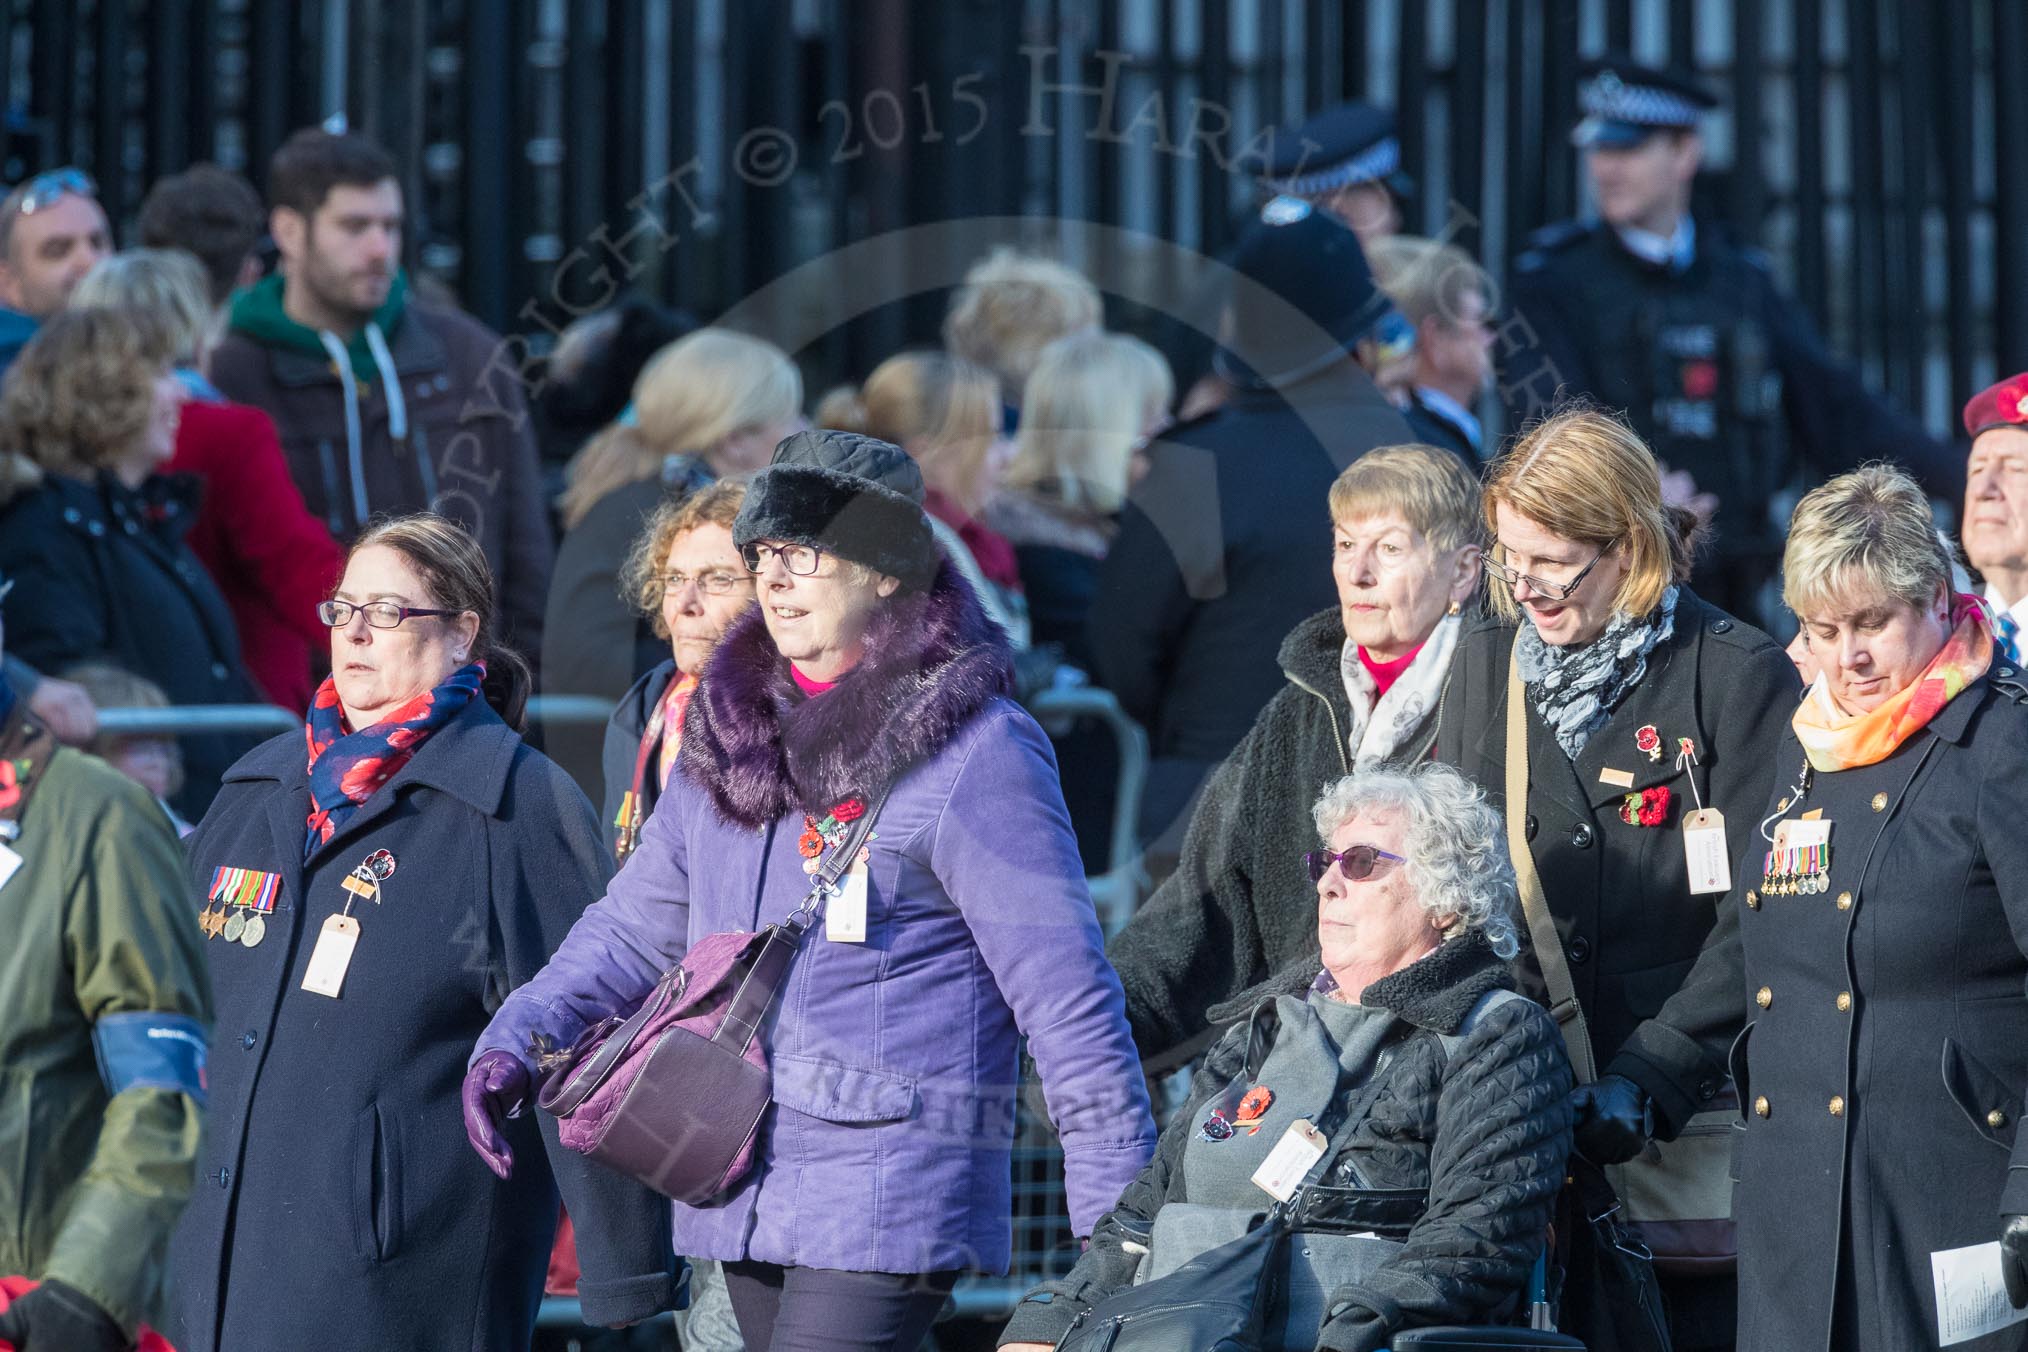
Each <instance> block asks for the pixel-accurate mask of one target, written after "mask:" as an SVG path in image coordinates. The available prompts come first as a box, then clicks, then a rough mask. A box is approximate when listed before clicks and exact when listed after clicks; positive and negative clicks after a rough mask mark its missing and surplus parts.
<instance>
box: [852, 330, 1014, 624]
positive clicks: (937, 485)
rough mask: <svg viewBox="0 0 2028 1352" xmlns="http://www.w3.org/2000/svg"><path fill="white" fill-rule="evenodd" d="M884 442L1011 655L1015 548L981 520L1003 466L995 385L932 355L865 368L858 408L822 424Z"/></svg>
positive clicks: (977, 370) (905, 356)
mask: <svg viewBox="0 0 2028 1352" xmlns="http://www.w3.org/2000/svg"><path fill="white" fill-rule="evenodd" d="M825 425H826V426H829V427H835V428H837V429H838V430H840V431H847V432H863V433H865V434H866V435H867V436H872V437H879V438H880V439H881V440H882V441H891V442H893V443H894V444H895V445H897V446H899V447H901V448H902V449H903V450H905V451H907V452H908V453H909V456H910V458H911V459H913V460H914V461H915V463H916V465H917V467H918V468H920V469H921V470H922V478H923V485H924V493H923V509H924V510H925V511H927V512H928V513H929V515H930V524H931V527H932V528H933V529H934V530H935V531H936V535H937V540H938V541H939V543H941V544H942V545H943V547H944V552H945V553H946V554H948V555H950V557H951V561H952V562H954V563H956V564H957V565H958V569H959V571H961V572H962V573H964V574H965V580H966V581H967V582H969V583H971V584H972V588H973V590H975V591H977V592H978V593H979V599H980V600H982V601H983V602H985V605H986V613H987V614H988V615H990V616H991V617H992V619H993V621H994V623H996V624H998V625H999V626H1000V627H1001V628H1002V629H1005V630H1006V631H1007V636H1008V637H1009V638H1010V639H1012V640H1013V641H1014V646H1015V647H1016V648H1026V647H1027V646H1028V605H1027V602H1026V601H1025V600H1024V599H1023V597H1022V595H1021V572H1020V569H1019V568H1018V567H1017V566H1016V564H1015V561H1014V548H1013V546H1012V545H1010V544H1008V543H1007V541H1006V540H1005V539H1003V538H1002V537H1001V536H1000V534H999V533H998V532H997V531H995V530H993V529H992V528H991V527H989V526H987V525H986V524H985V522H984V521H983V520H982V518H983V517H984V516H985V513H986V507H987V504H988V503H989V502H991V501H992V500H993V498H994V497H995V496H996V494H997V493H998V490H999V482H1000V474H1001V470H1002V469H1003V467H1004V466H1005V463H1006V441H1005V440H1004V438H1002V437H1001V435H1000V382H999V381H998V380H996V379H994V377H993V375H992V374H991V373H990V372H988V371H987V370H986V369H985V368H984V367H982V366H977V365H974V364H973V363H971V362H969V361H966V360H965V359H963V358H962V357H953V356H951V355H950V354H949V353H945V352H936V351H923V352H904V353H901V354H900V355H899V356H894V357H889V358H888V359H887V360H886V361H884V362H882V363H880V365H878V366H876V367H874V368H873V374H872V375H869V376H868V377H866V383H865V384H864V385H862V386H860V388H859V391H858V395H857V398H856V399H855V400H853V401H852V403H851V404H850V405H849V406H848V407H847V408H845V409H844V411H843V413H842V415H839V416H834V417H833V418H832V419H831V420H830V421H829V422H827V423H826V424H825Z"/></svg>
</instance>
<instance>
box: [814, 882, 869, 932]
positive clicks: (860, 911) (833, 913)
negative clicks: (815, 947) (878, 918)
mask: <svg viewBox="0 0 2028 1352" xmlns="http://www.w3.org/2000/svg"><path fill="white" fill-rule="evenodd" d="M824 937H825V938H826V939H829V940H830V941H831V942H832V943H834V944H863V943H865V942H866V865H864V864H857V863H855V864H854V865H852V867H851V868H849V869H846V870H845V876H844V877H842V878H840V879H839V880H838V890H837V891H836V892H834V893H832V894H831V900H829V901H828V902H826V903H824Z"/></svg>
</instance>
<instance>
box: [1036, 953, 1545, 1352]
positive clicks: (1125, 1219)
mask: <svg viewBox="0 0 2028 1352" xmlns="http://www.w3.org/2000/svg"><path fill="white" fill-rule="evenodd" d="M1317 967H1318V964H1317V960H1316V959H1315V958H1314V957H1312V958H1310V959H1308V960H1305V961H1299V962H1297V963H1294V964H1291V965H1290V966H1289V967H1287V968H1285V969H1284V970H1283V971H1282V972H1281V973H1280V974H1279V975H1277V976H1276V977H1274V978H1273V979H1271V980H1270V981H1268V982H1266V983H1264V984H1262V985H1261V986H1258V987H1256V988H1255V989H1254V990H1252V991H1249V992H1247V993H1246V994H1244V995H1242V996H1240V997H1239V998H1238V999H1237V1000H1234V1001H1233V1002H1232V1003H1231V1004H1230V1005H1228V1006H1225V1007H1224V1008H1222V1009H1219V1010H1214V1011H1213V1017H1214V1018H1215V1019H1219V1020H1221V1021H1222V1020H1224V1019H1226V1018H1234V1017H1240V1016H1242V1015H1244V1014H1245V1013H1247V1012H1248V1011H1249V1010H1254V1009H1255V1008H1256V1007H1258V1006H1265V1008H1264V1009H1263V1010H1261V1012H1259V1013H1258V1014H1257V1016H1256V1017H1257V1018H1258V1019H1259V1020H1261V1021H1263V1022H1266V1023H1270V1024H1271V1023H1272V1022H1273V1020H1274V1013H1273V1010H1274V997H1275V996H1277V995H1282V994H1297V993H1300V992H1302V991H1303V990H1305V989H1306V988H1307V987H1308V985H1309V983H1310V980H1311V978H1313V977H1314V976H1315V975H1316V972H1317ZM1508 985H1510V982H1509V980H1508V977H1507V975H1506V965H1505V964H1504V963H1502V962H1501V961H1500V960H1499V959H1498V958H1496V957H1494V956H1493V953H1492V950H1491V949H1490V948H1489V947H1488V945H1487V944H1486V942H1485V940H1484V939H1482V938H1480V937H1479V936H1478V935H1476V934H1473V935H1470V936H1467V937H1466V938H1463V939H1459V940H1455V941H1453V942H1450V943H1447V944H1445V945H1444V946H1443V947H1442V948H1440V949H1438V950H1437V951H1436V952H1435V953H1432V954H1430V955H1429V956H1428V957H1426V958H1423V959H1422V960H1421V961H1419V962H1416V963H1413V964H1411V965H1410V966H1408V967H1406V968H1404V969H1402V970H1401V971H1399V972H1396V973H1394V974H1393V975H1391V976H1387V977H1383V978H1382V979H1381V980H1379V981H1377V982H1375V983H1374V984H1373V985H1371V986H1369V987H1367V988H1366V990H1365V992H1364V993H1363V996H1362V1003H1365V1004H1368V1005H1380V1006H1383V1007H1385V1008H1387V1009H1389V1010H1392V1011H1393V1012H1394V1014H1395V1015H1396V1016H1397V1019H1398V1025H1397V1027H1396V1029H1395V1031H1394V1033H1393V1034H1392V1035H1391V1036H1392V1037H1393V1038H1394V1041H1393V1042H1392V1043H1391V1044H1390V1047H1389V1048H1388V1050H1387V1051H1386V1052H1384V1053H1383V1059H1382V1061H1381V1063H1380V1066H1379V1068H1378V1070H1377V1071H1376V1072H1375V1073H1376V1074H1377V1075H1379V1076H1381V1077H1382V1078H1383V1079H1384V1080H1385V1082H1386V1086H1385V1088H1383V1089H1382V1090H1381V1091H1380V1093H1379V1095H1378V1096H1377V1097H1376V1098H1374V1099H1373V1101H1372V1105H1371V1107H1370V1108H1369V1109H1368V1110H1367V1113H1366V1115H1365V1117H1364V1119H1363V1120H1361V1121H1360V1122H1358V1123H1357V1124H1348V1126H1347V1128H1346V1129H1345V1134H1342V1135H1341V1136H1340V1138H1339V1139H1340V1145H1339V1148H1338V1153H1337V1156H1336V1158H1335V1160H1334V1162H1333V1164H1332V1166H1331V1168H1330V1170H1329V1171H1328V1172H1327V1174H1326V1177H1325V1180H1324V1181H1325V1182H1326V1183H1327V1184H1332V1185H1337V1186H1349V1187H1365V1188H1369V1189H1390V1190H1391V1189H1419V1190H1422V1191H1424V1192H1425V1193H1426V1194H1427V1197H1428V1205H1427V1209H1426V1210H1425V1211H1424V1213H1423V1215H1422V1217H1421V1218H1420V1219H1419V1220H1417V1221H1415V1223H1414V1224H1413V1226H1412V1227H1411V1228H1410V1229H1409V1230H1408V1233H1407V1235H1406V1237H1405V1239H1404V1240H1403V1243H1402V1247H1401V1251H1400V1253H1398V1254H1396V1255H1395V1256H1394V1257H1393V1258H1391V1259H1390V1260H1389V1261H1388V1262H1387V1263H1386V1264H1385V1265H1383V1266H1382V1267H1381V1268H1380V1269H1379V1270H1378V1271H1376V1272H1374V1273H1373V1274H1372V1275H1371V1276H1370V1277H1369V1278H1368V1279H1367V1280H1366V1281H1365V1282H1363V1283H1360V1284H1359V1285H1356V1286H1348V1287H1345V1288H1343V1289H1341V1290H1340V1291H1338V1292H1337V1293H1336V1295H1335V1296H1334V1297H1333V1299H1332V1302H1331V1308H1330V1314H1329V1316H1328V1318H1327V1319H1326V1321H1325V1324H1324V1327H1323V1328H1322V1329H1321V1330H1320V1331H1319V1336H1318V1343H1317V1346H1318V1347H1319V1348H1320V1349H1331V1352H1373V1350H1374V1349H1381V1348H1385V1347H1386V1346H1387V1345H1388V1343H1389V1342H1390V1341H1392V1339H1393V1336H1394V1334H1395V1333H1397V1332H1399V1331H1400V1330H1402V1329H1404V1328H1413V1327H1416V1326H1418V1325H1428V1324H1471V1323H1484V1322H1490V1321H1491V1320H1492V1319H1493V1318H1494V1317H1495V1316H1496V1315H1497V1314H1498V1313H1500V1312H1501V1311H1503V1310H1505V1309H1507V1308H1509V1307H1510V1306H1511V1305H1512V1303H1513V1301H1514V1298H1515V1296H1516V1294H1517V1293H1518V1292H1519V1291H1520V1290H1521V1288H1522V1286H1523V1285H1524V1284H1525V1282H1526V1281H1527V1277H1528V1269H1529V1267H1530V1266H1531V1265H1532V1264H1533V1263H1534V1261H1535V1255H1536V1254H1537V1253H1538V1252H1539V1251H1540V1250H1541V1248H1542V1243H1543V1238H1544V1233H1545V1231H1546V1230H1547V1228H1548V1225H1549V1216H1550V1209H1551V1207H1552V1205H1553V1204H1554V1202H1555V1199H1556V1194H1557V1190H1558V1189H1559V1187H1560V1186H1561V1185H1562V1182H1563V1170H1564V1164H1565V1159H1566V1156H1568V1154H1569V1153H1570V1127H1571V1119H1570V1108H1569V1104H1568V1099H1569V1095H1570V1090H1571V1084H1572V1080H1571V1073H1570V1063H1569V1061H1568V1059H1567V1058H1566V1057H1565V1055H1564V1050H1563V1039H1562V1037H1561V1035H1560V1034H1559V1033H1558V1032H1557V1028H1556V1024H1555V1022H1554V1021H1553V1020H1552V1019H1551V1018H1550V1017H1549V1015H1548V1014H1547V1013H1546V1012H1545V1011H1544V1010H1543V1009H1542V1008H1541V1007H1540V1006H1539V1005H1536V1004H1534V1003H1532V1002H1529V1001H1522V1000H1508V1001H1503V1002H1501V1003H1499V1004H1496V1005H1494V1006H1492V1007H1491V1008H1490V1009H1488V1010H1487V1011H1486V1012H1485V1013H1484V1014H1482V1015H1481V1016H1480V1018H1479V1020H1478V1022H1477V1023H1476V1024H1474V1025H1473V1027H1472V1030H1471V1032H1470V1033H1469V1034H1467V1035H1466V1036H1465V1038H1464V1040H1463V1041H1462V1042H1460V1043H1459V1044H1458V1045H1457V1048H1456V1050H1455V1052H1454V1053H1453V1054H1451V1055H1448V1056H1447V1055H1446V1054H1445V1050H1444V1046H1443V1043H1442V1041H1441V1040H1440V1039H1439V1037H1438V1036H1437V1035H1438V1034H1455V1033H1456V1032H1457V1030H1458V1028H1459V1026H1460V1025H1461V1024H1462V1023H1463V1021H1464V1018H1465V1016H1466V1015H1467V1014H1468V1013H1470V1011H1471V1009H1472V1007H1473V1006H1474V1005H1475V1004H1477V1003H1478V1001H1479V998H1480V997H1481V996H1483V995H1484V994H1485V993H1486V992H1488V991H1490V990H1493V989H1495V988H1496V987H1505V986H1508ZM1271 1035H1272V1033H1270V1036H1271ZM1246 1038H1247V1030H1246V1023H1245V1021H1244V1020H1243V1019H1242V1021H1241V1022H1240V1023H1239V1024H1237V1025H1236V1026H1235V1027H1234V1028H1233V1029H1232V1030H1231V1031H1230V1032H1228V1033H1227V1034H1226V1035H1225V1036H1224V1037H1223V1038H1221V1039H1220V1040H1219V1042H1218V1044H1217V1045H1216V1046H1215V1047H1213V1048H1212V1050H1211V1053H1210V1055H1209V1056H1208V1057H1207V1058H1206V1060H1205V1063H1204V1067H1203V1069H1202V1070H1201V1071H1199V1072H1198V1074H1197V1076H1196V1078H1195V1080H1194V1082H1193V1084H1192V1093H1191V1097H1190V1102H1189V1103H1188V1104H1187V1105H1186V1106H1185V1108H1184V1110H1183V1112H1182V1113H1181V1114H1180V1115H1179V1116H1178V1117H1177V1118H1176V1119H1175V1120H1173V1121H1172V1122H1170V1124H1169V1126H1168V1127H1167V1129H1165V1130H1164V1131H1163V1133H1162V1139H1161V1142H1160V1144H1159V1145H1158V1146H1157V1147H1156V1151H1155V1158H1154V1159H1153V1160H1151V1161H1149V1163H1148V1166H1147V1167H1146V1168H1145V1169H1143V1170H1142V1171H1141V1174H1140V1176H1139V1177H1138V1178H1136V1179H1135V1180H1134V1182H1133V1183H1132V1184H1130V1185H1129V1186H1128V1188H1127V1190H1126V1191H1125V1192H1124V1193H1122V1194H1121V1196H1120V1201H1119V1205H1118V1206H1117V1207H1115V1208H1114V1209H1113V1210H1112V1211H1111V1212H1109V1213H1107V1215H1106V1216H1105V1217H1104V1219H1102V1220H1101V1221H1100V1222H1099V1224H1098V1226H1097V1228H1096V1229H1095V1230H1094V1231H1093V1234H1092V1239H1091V1248H1090V1249H1089V1250H1088V1251H1087V1252H1086V1253H1085V1255H1084V1256H1083V1257H1082V1258H1080V1259H1079V1260H1078V1263H1077V1266H1075V1267H1074V1268H1072V1269H1071V1270H1070V1272H1069V1274H1068V1275H1067V1276H1066V1277H1065V1278H1064V1279H1063V1280H1062V1281H1057V1282H1047V1283H1044V1284H1043V1285H1042V1286H1039V1287H1037V1288H1036V1289H1035V1290H1034V1291H1032V1292H1030V1293H1029V1295H1028V1296H1027V1297H1026V1298H1025V1299H1024V1300H1023V1301H1022V1303H1021V1304H1020V1306H1019V1307H1017V1308H1016V1310H1015V1312H1014V1317H1013V1319H1012V1320H1011V1321H1010V1322H1009V1323H1008V1325H1007V1328H1006V1331H1005V1332H1004V1333H1002V1334H1001V1336H1000V1341H1001V1342H1002V1343H1014V1342H1040V1343H1053V1342H1055V1341H1056V1340H1057V1339H1058V1338H1060V1337H1061V1336H1062V1335H1063V1333H1064V1331H1065V1330H1066V1329H1068V1328H1069V1327H1070V1324H1071V1321H1072V1320H1074V1319H1075V1318H1076V1317H1077V1315H1078V1314H1079V1312H1081V1311H1083V1310H1084V1309H1086V1308H1087V1307H1089V1306H1091V1305H1093V1304H1096V1303H1097V1302H1098V1301H1100V1300H1102V1299H1103V1298H1104V1297H1105V1296H1107V1295H1109V1294H1110V1293H1111V1292H1113V1291H1115V1290H1118V1289H1120V1288H1121V1287H1124V1286H1126V1285H1128V1284H1129V1283H1130V1282H1132V1280H1133V1275H1134V1269H1135V1267H1136V1266H1137V1265H1138V1264H1139V1262H1140V1257H1139V1254H1138V1252H1134V1251H1129V1249H1127V1248H1126V1247H1125V1246H1127V1245H1133V1246H1135V1248H1136V1249H1139V1248H1142V1247H1144V1246H1145V1245H1146V1243H1147V1240H1148V1235H1149V1232H1150V1230H1151V1229H1152V1227H1153V1224H1154V1216H1155V1212H1156V1211H1157V1210H1158V1209H1160V1207H1161V1206H1162V1205H1163V1204H1164V1203H1165V1202H1183V1201H1188V1200H1189V1199H1188V1198H1187V1197H1186V1196H1185V1195H1184V1190H1183V1174H1182V1169H1181V1164H1182V1158H1183V1147H1184V1144H1185V1142H1186V1141H1187V1140H1188V1139H1189V1136H1190V1134H1191V1133H1192V1132H1194V1131H1195V1130H1196V1129H1197V1122H1198V1118H1199V1115H1200V1114H1201V1113H1202V1111H1203V1109H1204V1106H1205V1104H1206V1103H1207V1101H1208V1100H1209V1099H1210V1098H1211V1097H1212V1096H1213V1095H1214V1094H1216V1093H1217V1092H1218V1091H1219V1090H1221V1089H1223V1088H1224V1087H1225V1086H1227V1085H1228V1084H1230V1083H1231V1082H1232V1081H1233V1079H1234V1078H1235V1077H1236V1076H1238V1075H1241V1074H1243V1073H1244V1058H1245V1049H1246ZM1358 1087H1359V1086H1355V1085H1350V1084H1348V1085H1345V1086H1342V1088H1343V1090H1344V1091H1345V1092H1346V1093H1347V1094H1349V1093H1351V1092H1352V1091H1353V1090H1354V1089H1355V1088H1358Z"/></svg>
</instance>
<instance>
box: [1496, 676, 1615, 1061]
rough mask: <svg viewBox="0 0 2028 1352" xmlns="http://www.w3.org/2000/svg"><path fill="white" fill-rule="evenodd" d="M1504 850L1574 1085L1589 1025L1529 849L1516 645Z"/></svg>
mask: <svg viewBox="0 0 2028 1352" xmlns="http://www.w3.org/2000/svg"><path fill="white" fill-rule="evenodd" d="M1506 768H1507V802H1506V809H1507V853H1508V854H1509V855H1510V856H1512V858H1513V861H1514V885H1515V887H1516V889H1517V890H1518V891H1519V892H1520V893H1521V914H1522V916H1523V917H1524V918H1525V919H1526V920H1527V922H1528V943H1529V946H1530V947H1531V948H1533V949H1534V950H1535V961H1536V964H1537V965H1538V966H1540V967H1541V968H1542V982H1543V984H1544V985H1545V986H1547V987H1548V988H1549V1012H1550V1014H1551V1015H1552V1016H1553V1017H1554V1018H1555V1019H1556V1026H1557V1027H1558V1028H1559V1029H1560V1030H1562V1033H1563V1045H1564V1047H1565V1049H1566V1050H1568V1051H1569V1053H1570V1066H1571V1069H1572V1070H1574V1071H1575V1072H1576V1073H1577V1082H1578V1083H1579V1084H1590V1083H1591V1082H1592V1081H1593V1080H1596V1079H1597V1078H1598V1069H1597V1064H1596V1063H1595V1062H1594V1061H1593V1060H1592V1054H1591V1029H1590V1027H1589V1026H1588V1025H1587V1024H1586V1023H1585V1020H1584V1006H1583V1005H1581V1004H1579V1003H1578V1001H1577V982H1576V981H1574V980H1572V979H1571V975H1570V960H1569V958H1568V957H1566V956H1565V955H1564V952H1563V937H1562V936H1561V935H1559V934H1558V933H1557V932H1556V921H1555V920H1554V919H1553V918H1552V917H1551V916H1550V914H1549V899H1548V898H1547V897H1545V896H1543V894H1542V875H1541V874H1540V873H1538V872H1536V869H1535V855H1534V853H1533V852H1532V851H1530V850H1529V848H1528V828H1527V820H1528V707H1527V694H1526V692H1525V691H1524V690H1523V689H1522V686H1521V645H1520V644H1519V643H1516V644H1515V645H1514V646H1513V647H1512V648H1511V649H1509V651H1508V654H1507V767H1506Z"/></svg>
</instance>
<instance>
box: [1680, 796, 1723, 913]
mask: <svg viewBox="0 0 2028 1352" xmlns="http://www.w3.org/2000/svg"><path fill="white" fill-rule="evenodd" d="M1683 862H1684V863H1685V864H1686V865H1688V866H1689V870H1690V895H1691V896H1693V897H1701V896H1706V895H1709V894H1710V893H1713V892H1730V891H1731V890H1732V852H1731V851H1730V850H1728V849H1726V847H1725V814H1724V813H1722V812H1720V811H1719V810H1718V809H1717V808H1715V807H1705V808H1699V809H1697V811H1695V812H1686V813H1684V814H1683Z"/></svg>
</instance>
